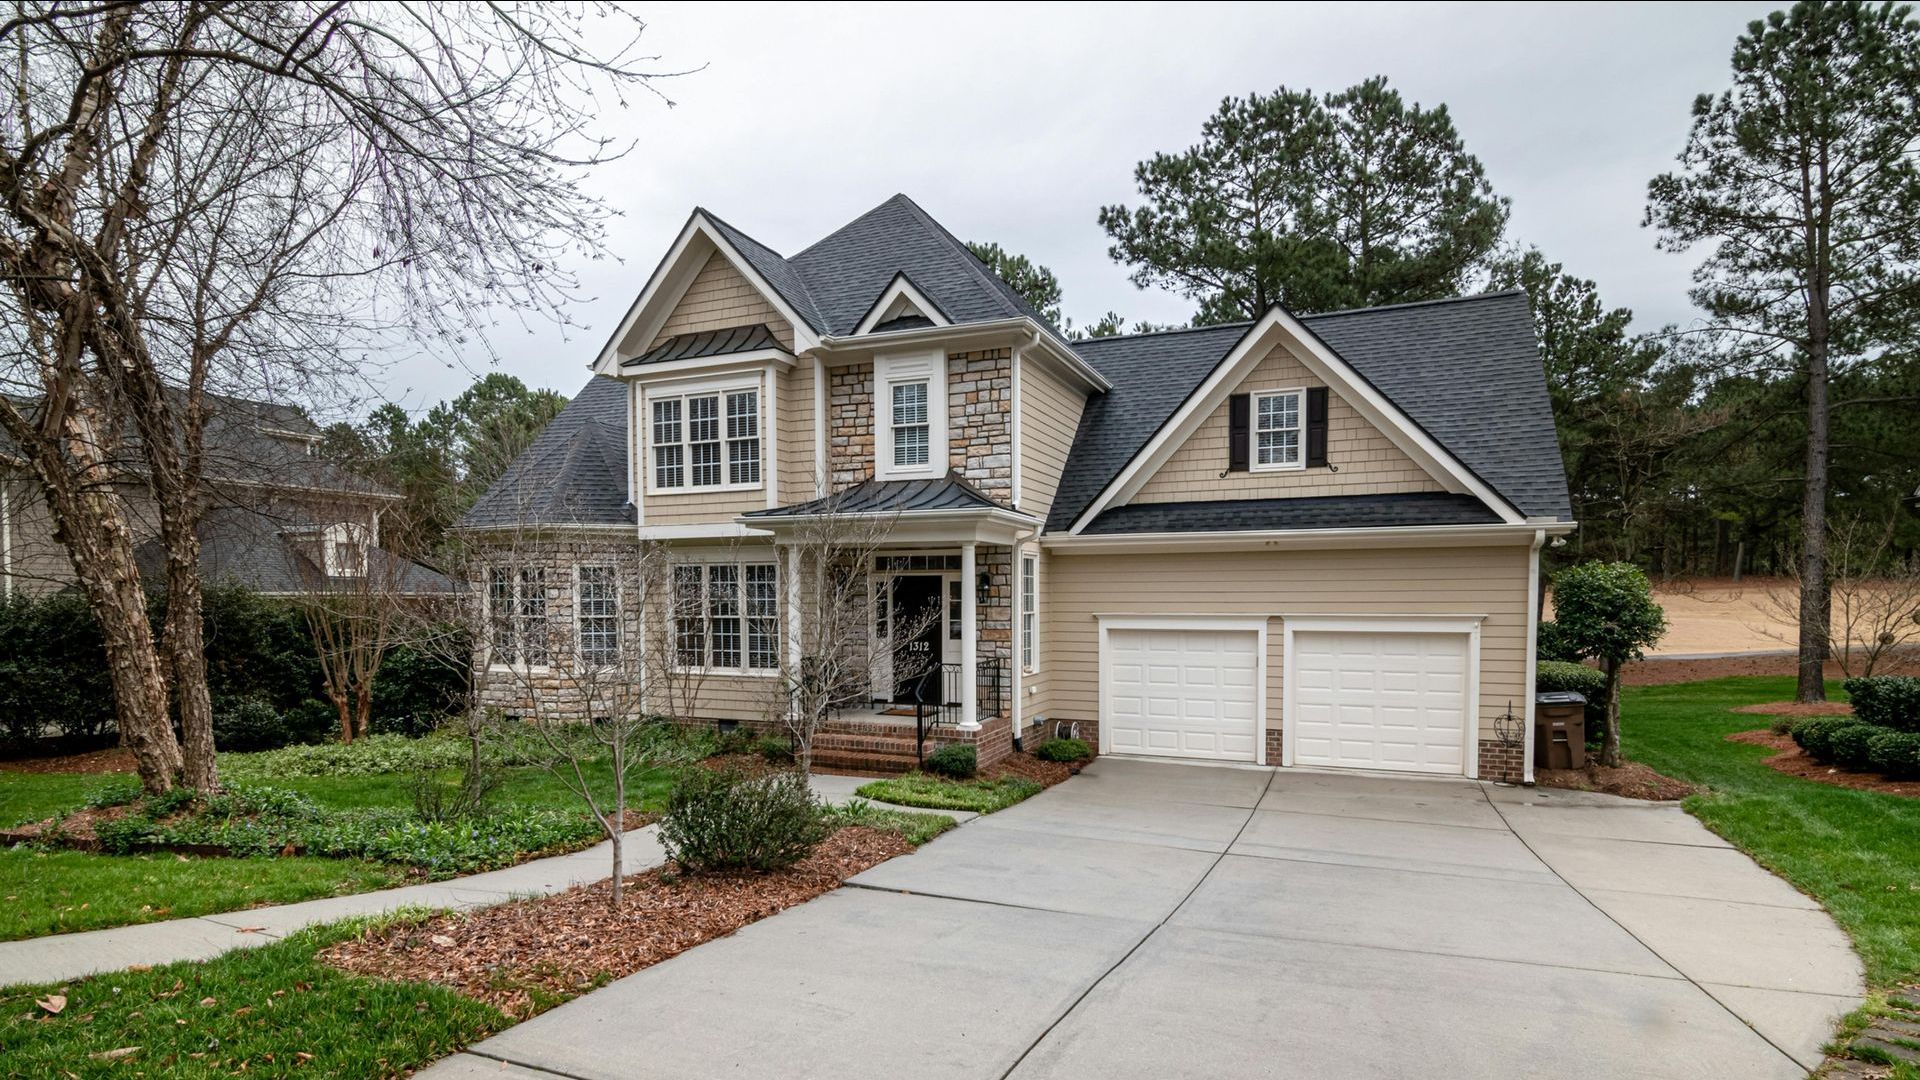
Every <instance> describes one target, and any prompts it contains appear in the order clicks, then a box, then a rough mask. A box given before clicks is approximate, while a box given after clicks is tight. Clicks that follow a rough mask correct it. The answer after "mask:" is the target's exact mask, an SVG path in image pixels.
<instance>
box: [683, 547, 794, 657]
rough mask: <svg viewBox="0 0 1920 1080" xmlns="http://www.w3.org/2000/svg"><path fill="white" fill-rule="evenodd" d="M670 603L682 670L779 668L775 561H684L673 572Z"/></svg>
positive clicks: (777, 582) (778, 581)
mask: <svg viewBox="0 0 1920 1080" xmlns="http://www.w3.org/2000/svg"><path fill="white" fill-rule="evenodd" d="M671 602H672V604H673V612H672V625H673V635H674V659H675V661H676V662H677V663H678V664H679V666H681V667H683V668H698V669H705V670H711V671H740V672H771V671H774V670H775V669H777V668H778V667H779V666H780V579H779V569H778V567H777V566H776V565H775V564H774V563H738V564H736V563H683V564H681V565H679V566H676V567H674V568H673V590H672V598H671Z"/></svg>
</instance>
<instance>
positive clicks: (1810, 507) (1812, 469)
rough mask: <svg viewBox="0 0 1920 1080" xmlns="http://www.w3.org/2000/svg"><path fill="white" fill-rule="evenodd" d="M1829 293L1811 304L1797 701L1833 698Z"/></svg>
mask: <svg viewBox="0 0 1920 1080" xmlns="http://www.w3.org/2000/svg"><path fill="white" fill-rule="evenodd" d="M1825 299H1826V298H1825V295H1824V290H1823V289H1818V288H1816V289H1812V290H1809V302H1808V304H1807V329H1808V334H1807V337H1808V342H1807V344H1808V348H1807V479H1806V487H1805V489H1804V490H1803V492H1802V498H1801V503H1800V551H1801V555H1800V678H1799V685H1798V686H1797V687H1796V688H1795V692H1794V700H1795V701H1825V700H1827V683H1826V666H1827V651H1828V647H1829V642H1828V626H1829V624H1830V620H1831V619H1832V615H1833V594H1832V588H1831V585H1830V583H1829V582H1828V580H1827V438H1828V432H1827V323H1826V304H1825Z"/></svg>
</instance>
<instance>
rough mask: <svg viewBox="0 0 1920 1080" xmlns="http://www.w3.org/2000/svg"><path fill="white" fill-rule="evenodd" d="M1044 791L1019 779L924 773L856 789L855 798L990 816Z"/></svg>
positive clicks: (881, 781) (893, 778)
mask: <svg viewBox="0 0 1920 1080" xmlns="http://www.w3.org/2000/svg"><path fill="white" fill-rule="evenodd" d="M1043 790H1045V788H1044V785H1042V784H1040V783H1038V782H1036V781H1033V780H1029V779H1027V778H1026V777H1023V776H1013V775H1002V776H999V777H995V778H993V779H986V778H984V777H976V778H974V779H971V780H949V779H946V778H944V777H939V776H929V775H927V774H926V773H917V772H914V773H907V774H906V775H904V776H894V777H889V778H887V779H885V780H875V781H873V782H871V783H867V784H862V785H860V787H859V789H858V791H857V794H859V795H860V796H861V797H862V798H867V799H876V800H878V801H880V802H886V803H893V804H895V805H897V806H918V807H924V808H926V809H929V810H971V811H973V812H974V813H977V814H991V813H993V812H994V811H996V810H1005V809H1006V808H1007V807H1009V806H1012V805H1013V804H1014V803H1017V802H1020V801H1021V800H1023V799H1027V798H1030V797H1032V796H1033V795H1036V794H1039V793H1040V792H1041V791H1043Z"/></svg>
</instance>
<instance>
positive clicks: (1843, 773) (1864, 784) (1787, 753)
mask: <svg viewBox="0 0 1920 1080" xmlns="http://www.w3.org/2000/svg"><path fill="white" fill-rule="evenodd" d="M1727 741H1728V742H1736V743H1746V744H1747V745H1748V746H1764V747H1766V748H1767V749H1769V750H1772V751H1774V753H1773V755H1772V756H1771V757H1766V758H1763V759H1761V761H1760V764H1762V765H1765V766H1766V767H1767V768H1769V769H1772V770H1773V771H1775V772H1780V773H1785V774H1787V775H1788V776H1792V777H1797V778H1799V779H1801V780H1811V781H1813V782H1814V783H1816V784H1832V785H1833V786H1834V787H1844V788H1853V789H1854V790H1855V791H1877V792H1879V793H1880V794H1882V795H1900V796H1903V797H1905V798H1909V799H1920V780H1894V779H1891V778H1889V777H1886V776H1883V775H1881V774H1880V773H1876V772H1854V771H1852V770H1851V769H1842V768H1838V767H1836V766H1833V765H1822V764H1820V763H1819V762H1817V761H1815V760H1813V759H1812V758H1810V757H1808V756H1807V752H1806V751H1805V750H1802V749H1800V745H1799V744H1798V743H1796V742H1794V741H1793V736H1791V735H1775V734H1774V733H1773V732H1771V731H1768V730H1765V729H1761V730H1759V731H1736V732H1734V733H1733V734H1731V735H1729V736H1727Z"/></svg>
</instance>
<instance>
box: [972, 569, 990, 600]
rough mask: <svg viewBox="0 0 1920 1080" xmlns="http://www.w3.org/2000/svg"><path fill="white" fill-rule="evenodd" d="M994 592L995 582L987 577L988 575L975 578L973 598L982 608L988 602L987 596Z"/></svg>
mask: <svg viewBox="0 0 1920 1080" xmlns="http://www.w3.org/2000/svg"><path fill="white" fill-rule="evenodd" d="M992 592H993V582H992V581H991V580H990V579H989V578H988V577H987V575H985V574H980V575H978V576H977V577H975V578H974V582H973V598H974V600H975V601H977V602H978V603H979V604H981V605H982V606H985V604H986V602H987V596H988V595H989V594H990V593H992Z"/></svg>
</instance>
